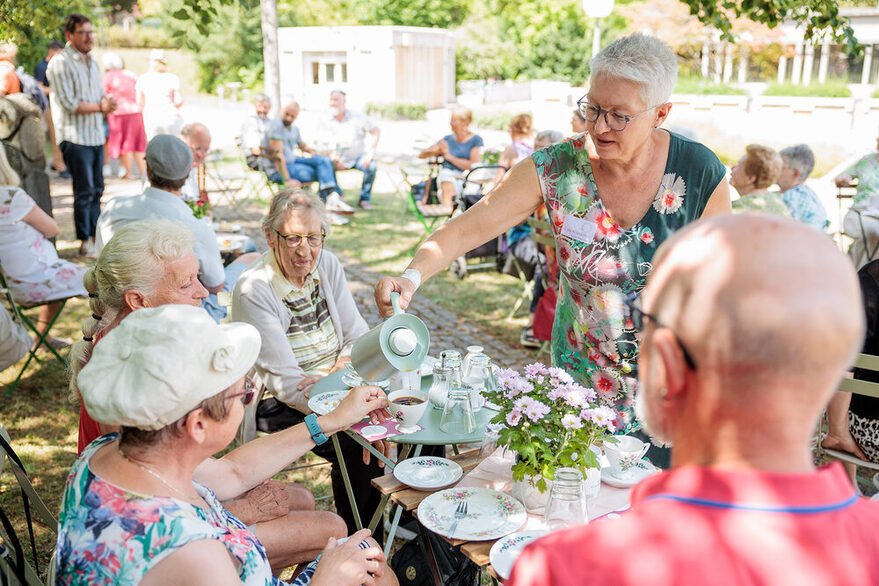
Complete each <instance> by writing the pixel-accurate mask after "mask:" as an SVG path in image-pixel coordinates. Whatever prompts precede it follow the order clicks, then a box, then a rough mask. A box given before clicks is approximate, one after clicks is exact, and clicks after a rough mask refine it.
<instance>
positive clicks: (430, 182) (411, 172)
mask: <svg viewBox="0 0 879 586" xmlns="http://www.w3.org/2000/svg"><path fill="white" fill-rule="evenodd" d="M441 164H442V161H440V159H439V158H434V159H430V161H429V162H428V164H427V167H424V166H423V165H419V166H401V167H400V176H401V177H402V180H403V183H404V184H405V185H406V186H408V190H407V191H406V194H405V196H406V205H407V207H408V208H409V211H410V212H412V214H414V215H415V217H416V218H417V219H418V221H419V222H420V223H421V225H422V226H423V227H424V233H423V234H422V235H421V237H420V238H419V239H418V242H416V243H415V244H414V245H413V246H412V248H410V249H409V255H410V256H412V255H413V254H415V250H416V249H417V248H418V247H419V246H421V243H422V242H424V241H425V240H427V237H428V236H430V235H431V234H433V231H434V230H435V229H436V227H437V225H438V224H439V223H440V222H442V221H444V220H446V219H448V217H449V216H446V215H443V216H425V215H424V214H423V213H422V212H421V209H420V208H419V207H418V204H419V203H420V202H422V201H423V202H426V203H429V204H430V203H438V201H439V200H438V199H437V189H438V185H437V183H436V175H437V173H438V172H439V167H440V165H441ZM425 175H426V179H425ZM422 185H423V187H422ZM425 196H426V197H425Z"/></svg>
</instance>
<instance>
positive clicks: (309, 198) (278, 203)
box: [262, 187, 330, 238]
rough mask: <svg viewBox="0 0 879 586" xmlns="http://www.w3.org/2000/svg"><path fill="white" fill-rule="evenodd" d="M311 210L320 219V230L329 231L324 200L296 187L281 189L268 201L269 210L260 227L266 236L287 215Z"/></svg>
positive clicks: (328, 220) (327, 232)
mask: <svg viewBox="0 0 879 586" xmlns="http://www.w3.org/2000/svg"><path fill="white" fill-rule="evenodd" d="M309 210H310V211H313V212H314V213H316V214H317V217H318V218H319V219H320V227H321V230H323V231H324V234H329V233H330V217H329V214H328V213H327V208H326V207H325V206H324V202H322V201H321V200H320V198H319V197H318V196H316V195H313V194H311V193H308V192H307V191H303V190H302V189H300V188H298V187H288V188H287V189H282V190H281V191H279V192H278V193H276V194H275V196H274V197H273V198H272V201H271V202H270V203H269V212H268V213H267V214H266V217H265V218H263V219H262V229H263V232H265V233H266V238H268V236H269V232H270V231H271V230H277V229H278V226H280V225H281V224H282V223H283V222H284V220H286V219H287V216H288V215H289V214H291V213H294V212H300V213H301V212H304V211H309Z"/></svg>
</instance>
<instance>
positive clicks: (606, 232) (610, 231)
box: [596, 210, 623, 242]
mask: <svg viewBox="0 0 879 586" xmlns="http://www.w3.org/2000/svg"><path fill="white" fill-rule="evenodd" d="M596 224H598V231H597V234H599V235H601V237H602V238H605V239H607V240H610V241H611V242H616V241H617V239H619V237H620V236H621V235H622V233H623V231H622V229H621V228H620V227H619V226H618V225H617V223H616V222H614V221H613V218H611V217H610V214H609V213H607V211H605V210H602V211H601V213H600V214H598V218H596Z"/></svg>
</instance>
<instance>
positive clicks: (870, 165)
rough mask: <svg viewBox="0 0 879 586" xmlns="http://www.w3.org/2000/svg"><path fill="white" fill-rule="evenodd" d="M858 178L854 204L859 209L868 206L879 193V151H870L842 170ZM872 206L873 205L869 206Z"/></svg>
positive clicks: (844, 173) (845, 173) (843, 173)
mask: <svg viewBox="0 0 879 586" xmlns="http://www.w3.org/2000/svg"><path fill="white" fill-rule="evenodd" d="M842 175H849V176H851V177H852V178H855V179H857V180H858V187H857V189H856V191H855V197H854V201H852V205H854V206H855V207H857V208H858V209H862V208H864V207H868V206H869V203H870V200H871V199H872V198H873V197H874V196H877V195H879V153H870V154H869V155H866V156H865V157H862V158H861V159H860V160H859V161H858V162H857V163H855V164H854V165H852V166H851V167H849V168H848V169H846V170H845V171H843V172H842ZM869 207H872V206H869Z"/></svg>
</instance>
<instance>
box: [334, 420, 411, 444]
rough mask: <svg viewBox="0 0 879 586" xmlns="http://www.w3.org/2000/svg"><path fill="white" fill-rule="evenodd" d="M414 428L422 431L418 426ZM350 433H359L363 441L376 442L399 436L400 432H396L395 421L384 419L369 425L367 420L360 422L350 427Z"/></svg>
mask: <svg viewBox="0 0 879 586" xmlns="http://www.w3.org/2000/svg"><path fill="white" fill-rule="evenodd" d="M415 427H417V428H418V429H417V431H421V430H422V429H424V428H423V427H421V426H420V425H416V426H415ZM351 431H354V432H357V433H359V434H360V435H361V436H363V439H365V440H366V441H368V442H376V441H378V440H380V439H385V438H386V437H392V436H395V435H400V432H399V431H397V420H396V419H386V420H385V421H383V422H381V423H370V422H369V420H366V421H361V422H360V423H355V424H354V425H352V426H351ZM412 433H415V432H412Z"/></svg>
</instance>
